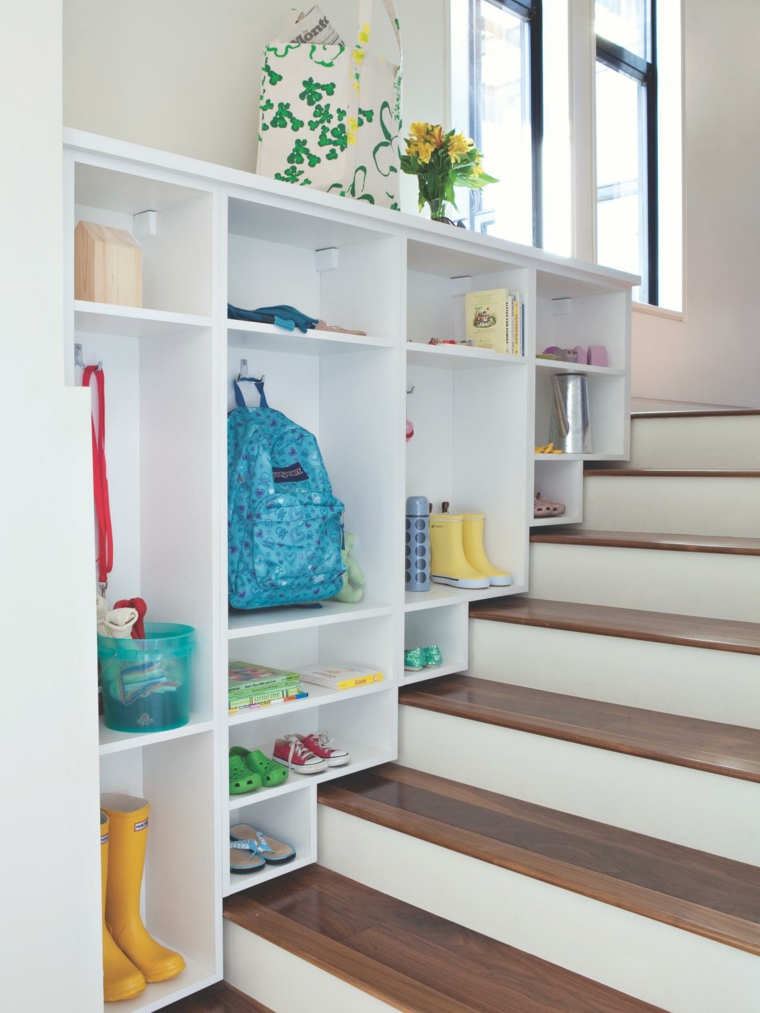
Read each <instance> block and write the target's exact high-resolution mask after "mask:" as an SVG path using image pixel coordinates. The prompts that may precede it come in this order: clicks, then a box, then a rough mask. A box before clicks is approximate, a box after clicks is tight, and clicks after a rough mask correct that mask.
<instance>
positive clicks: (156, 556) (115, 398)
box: [64, 131, 637, 1013]
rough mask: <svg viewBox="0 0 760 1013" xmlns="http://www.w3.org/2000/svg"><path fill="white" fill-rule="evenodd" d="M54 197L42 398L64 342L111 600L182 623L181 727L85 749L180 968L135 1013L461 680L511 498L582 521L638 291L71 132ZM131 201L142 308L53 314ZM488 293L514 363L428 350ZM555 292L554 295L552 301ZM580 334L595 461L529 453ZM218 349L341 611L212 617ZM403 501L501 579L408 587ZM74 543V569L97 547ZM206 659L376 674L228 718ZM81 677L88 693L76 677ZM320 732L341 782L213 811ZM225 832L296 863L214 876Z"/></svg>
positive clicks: (505, 534)
mask: <svg viewBox="0 0 760 1013" xmlns="http://www.w3.org/2000/svg"><path fill="white" fill-rule="evenodd" d="M64 207H65V220H64V229H65V244H66V245H65V248H66V251H67V253H66V265H65V267H66V277H65V280H66V295H65V305H64V312H65V328H64V332H65V364H66V382H67V383H68V384H69V385H71V386H74V385H78V384H80V383H81V371H80V370H79V369H78V368H76V366H75V356H74V345H75V343H79V344H81V345H82V351H83V357H84V361H85V362H86V363H88V364H89V363H98V362H101V363H102V365H103V369H104V370H105V373H106V377H107V388H106V389H107V404H106V411H107V430H108V475H109V486H110V495H111V512H112V518H113V529H114V545H115V565H114V569H113V572H112V574H111V578H110V580H109V588H108V600H109V601H115V600H117V599H119V598H127V599H129V598H132V597H135V596H138V595H139V596H140V597H143V598H145V600H146V601H147V603H148V608H149V615H148V618H149V619H153V620H156V621H166V622H178V623H186V624H188V625H191V626H193V627H194V628H195V630H196V634H197V653H196V656H195V666H194V677H193V683H192V692H191V702H190V712H191V719H190V723H189V724H187V725H185V726H184V727H182V728H178V729H173V730H167V731H159V732H152V733H149V734H144V735H142V734H135V735H131V734H129V733H119V732H113V731H110V730H108V729H105V728H104V727H102V725H101V727H100V737H99V749H98V750H93V753H94V754H95V753H97V754H99V755H93V759H92V762H93V764H95V763H99V771H100V784H101V790H102V791H106V792H119V793H124V794H130V795H135V796H139V797H141V798H147V799H149V800H150V803H151V817H150V820H151V822H150V827H151V830H150V834H151V836H150V845H149V848H148V858H147V865H146V872H145V891H144V910H145V914H144V917H145V923H146V926H147V928H148V930H149V931H150V932H152V933H154V934H155V936H156V937H157V938H159V939H161V940H163V941H164V942H165V943H166V945H168V946H170V947H172V948H174V949H176V950H178V951H179V952H180V953H182V955H183V956H184V958H185V960H186V963H187V969H186V970H185V971H184V972H183V973H182V974H181V975H180V976H179V977H178V978H176V979H174V980H172V981H169V982H164V983H162V984H160V985H151V986H150V987H149V988H148V989H147V990H146V991H145V992H144V993H143V994H141V995H140V996H138V997H137V998H136V999H134V1000H130V1001H128V1002H125V1003H121V1004H120V1006H119V1009H120V1013H152V1011H154V1010H158V1009H161V1008H162V1007H164V1006H167V1005H169V1004H170V1003H172V1002H174V1001H175V1000H177V999H180V998H182V997H183V996H187V995H190V994H192V993H193V992H195V991H197V990H199V989H201V988H203V987H205V986H207V985H209V984H211V983H212V982H214V981H217V980H220V979H221V978H222V974H223V966H224V965H223V954H222V946H223V942H222V940H223V933H222V905H221V899H222V896H227V895H229V894H232V893H236V892H238V891H240V890H246V889H250V888H255V887H256V885H257V884H261V883H265V882H267V881H269V880H271V879H273V878H281V877H286V876H288V875H289V873H291V872H293V871H294V870H297V869H299V868H303V867H304V866H307V865H309V864H311V863H314V862H316V861H317V858H318V850H319V849H318V840H317V816H316V812H317V786H318V785H319V784H320V783H323V782H325V781H330V780H333V779H337V778H340V777H343V776H345V775H346V774H351V773H354V772H356V771H361V770H369V769H370V768H372V767H375V766H377V765H379V764H382V763H385V762H387V761H392V760H394V759H395V758H396V756H397V742H398V734H397V730H398V693H399V688H400V687H403V686H404V685H405V684H406V685H408V684H410V683H418V682H419V683H422V684H424V682H425V681H426V680H428V679H433V678H437V677H440V676H441V675H443V674H452V673H458V672H462V671H466V670H467V665H468V646H469V645H468V633H469V619H468V608H469V605H470V603H471V602H478V601H481V602H488V601H490V600H491V599H495V598H504V597H505V596H514V595H518V594H521V593H523V592H525V591H527V590H528V588H529V585H530V573H529V566H530V556H529V532H530V529H531V527H534V526H538V525H536V524H535V523H534V521H533V517H532V512H533V511H532V501H533V493H534V489H535V487H536V483H540V485H539V488H541V491H542V492H545V493H546V492H549V493H551V494H552V496H553V498H560V497H563V498H564V499H563V501H566V502H567V504H568V513H567V516H566V518H565V521H566V522H568V523H569V522H570V521H573V520H580V519H581V518H582V509H583V504H582V495H581V494H580V492H579V490H580V483H581V480H582V469H583V461H584V460H617V459H621V458H624V457H625V456H626V455H627V452H628V410H629V404H628V398H629V363H630V355H629V346H630V305H631V303H630V300H631V287H632V285H633V284H635V283H636V282H637V279H635V278H632V277H631V276H629V275H624V274H621V273H618V272H615V271H611V270H609V269H606V268H599V267H595V266H593V265H588V264H583V263H580V262H578V261H572V260H567V259H566V258H561V257H555V256H552V255H551V254H547V253H545V252H544V251H542V250H536V249H531V248H528V247H523V246H519V245H517V244H514V243H508V242H505V241H503V240H501V239H497V238H495V237H492V236H487V235H482V234H480V233H474V232H468V231H466V230H460V229H451V228H446V227H445V226H442V225H440V224H438V223H436V222H431V221H427V220H424V219H420V218H417V217H415V216H412V215H406V214H398V213H396V212H391V211H389V210H386V209H383V208H377V207H372V206H369V205H368V204H367V203H366V202H363V201H352V200H346V199H341V198H338V197H334V196H332V195H328V194H324V193H318V192H315V191H312V190H311V189H309V188H307V187H303V188H296V187H291V186H289V185H287V184H285V183H281V182H277V181H274V180H270V179H264V178H262V177H259V176H256V175H253V174H250V173H244V172H240V171H237V170H233V169H225V168H222V167H218V166H209V165H208V164H206V163H201V162H196V161H194V160H192V159H187V158H184V157H181V156H178V155H173V154H168V153H162V152H157V151H154V150H151V149H147V148H141V147H138V146H136V145H132V144H129V143H126V142H122V141H115V140H110V139H108V138H102V137H97V136H95V135H91V134H85V133H82V132H78V131H66V132H65V154H64ZM146 210H151V211H155V212H156V230H155V234H153V235H150V236H146V237H145V238H141V239H140V240H139V242H140V247H141V250H142V263H143V299H142V306H141V307H134V308H133V307H125V306H114V305H101V304H95V303H83V302H76V301H75V300H74V230H75V227H76V225H77V222H79V221H89V222H94V223H96V224H101V225H107V226H111V227H114V228H118V229H123V230H125V231H127V232H130V233H132V232H133V230H134V216H135V215H138V214H140V213H142V212H144V211H146ZM323 251H334V252H330V253H329V254H327V253H325V252H323ZM493 288H508V289H509V290H510V292H513V293H517V292H519V293H520V294H521V299H522V302H523V304H524V322H525V342H524V344H525V354H524V355H522V356H506V355H500V354H498V353H494V352H491V351H484V350H481V349H477V348H471V347H466V346H463V345H443V344H439V345H430V344H429V341H430V339H431V338H436V339H437V340H439V341H449V340H451V341H457V342H461V341H462V340H463V339H464V337H465V334H464V330H465V316H464V306H465V299H466V293H467V292H468V291H479V290H484V289H493ZM556 299H563V300H567V299H570V300H571V302H572V308H571V311H570V312H569V313H568V312H567V304H565V305H564V306H563V308H562V310H561V311H560V310H559V308H558V307H556V306H555V305H554V300H556ZM230 303H231V304H233V305H234V306H238V307H241V308H246V309H255V308H257V307H260V306H272V305H278V304H288V305H292V306H296V307H297V308H298V309H299V310H301V311H302V312H304V313H306V314H308V315H309V316H311V317H315V318H317V319H320V320H325V321H326V322H327V323H328V324H329V325H334V326H338V327H341V328H348V329H353V330H361V331H364V332H366V333H365V334H364V335H354V334H347V333H341V332H336V331H316V330H310V331H308V332H307V333H306V334H303V333H300V332H298V331H295V332H291V331H287V330H284V329H282V328H279V327H275V326H270V325H266V324H254V323H247V322H243V321H231V320H229V319H228V316H227V306H228V304H230ZM142 339H146V340H142ZM589 343H592V344H603V345H605V346H606V347H607V349H608V354H609V362H610V366H609V369H605V370H599V369H595V368H594V367H590V368H589V367H581V369H582V371H584V372H586V373H587V375H588V383H589V393H590V403H591V420H592V427H593V431H594V440H595V444H594V453H593V454H589V455H580V456H575V455H568V456H562V457H557V458H549V457H536V456H535V455H534V445H536V444H543V443H546V442H548V426H549V406H550V396H549V395H550V387H551V378H552V373H553V372H563V371H567V369H568V368H569V367H567V366H565V365H564V364H559V365H558V364H556V363H548V362H545V361H542V360H537V359H536V354H537V352H540V351H542V350H543V348H545V347H547V346H548V345H552V344H556V345H559V346H560V347H570V346H574V345H576V344H583V345H584V346H585V345H588V344H589ZM243 359H244V360H246V362H247V370H248V375H249V376H251V377H254V376H256V377H259V376H264V377H265V378H266V380H265V383H266V396H267V400H268V403H269V405H270V406H271V407H272V408H274V409H277V410H279V411H282V412H283V413H284V414H285V415H287V416H288V417H289V418H291V419H293V421H294V422H296V423H297V424H299V425H301V426H303V427H304V428H305V429H307V430H309V431H310V432H312V433H314V434H315V435H316V437H317V439H318V440H319V446H320V449H321V452H322V456H323V458H324V461H325V465H326V468H327V471H328V474H329V476H330V481H331V484H332V487H333V491H334V493H335V495H336V496H337V497H338V498H339V499H340V500H341V501H342V502H343V504H344V506H345V512H344V523H345V530H346V532H349V533H351V534H354V535H356V538H357V542H356V547H355V549H354V553H353V554H354V556H355V558H356V561H357V562H358V564H359V566H360V567H361V569H362V571H363V573H364V576H365V579H366V583H365V585H364V597H363V598H362V600H361V601H360V602H358V603H356V604H346V603H341V602H338V601H326V602H323V603H322V607H321V608H318V609H305V608H296V607H286V608H278V609H265V610H261V611H237V610H234V609H230V608H229V605H228V600H227V443H226V432H227V429H226V427H227V414H228V412H229V411H232V410H233V409H234V408H235V398H234V391H233V381H234V380H235V379H236V378H237V377H238V375H239V373H240V369H241V360H243ZM410 391H411V392H412V393H408V392H410ZM247 393H248V394H252V392H251V391H247ZM407 419H408V420H410V421H411V422H412V423H413V426H414V436H413V438H412V439H411V440H409V441H408V442H407V441H406V440H405V420H407ZM87 440H88V444H89V431H88V432H87ZM549 462H551V465H549ZM411 495H422V496H425V497H427V499H428V500H429V502H430V503H432V505H433V510H434V511H435V512H438V511H439V510H440V509H441V504H442V503H443V502H448V503H449V504H450V510H451V512H452V513H464V512H467V513H482V514H484V515H485V518H486V521H485V549H486V553H487V555H488V557H489V559H490V560H491V562H492V563H493V564H494V565H495V566H497V567H500V568H502V569H505V570H509V572H510V573H511V574H512V577H513V583H512V585H511V586H509V587H489V588H485V589H483V590H476V591H467V590H462V589H458V588H453V587H449V586H445V585H440V584H433V585H432V588H431V590H430V591H428V592H424V593H406V591H405V586H404V514H405V500H406V497H407V496H411ZM83 551H86V552H87V557H88V559H90V558H92V559H94V556H95V552H94V547H93V548H92V549H90V548H87V547H85V549H84V550H83ZM433 645H436V646H439V647H440V648H441V651H442V654H443V664H442V666H441V667H440V668H438V669H424V670H423V671H422V672H413V673H407V672H405V671H404V667H403V656H404V649H405V648H411V647H416V646H425V647H426V646H433ZM230 660H233V661H247V662H249V663H252V664H261V665H268V666H273V667H276V668H288V669H298V668H302V667H304V666H306V665H311V664H315V663H320V664H328V663H333V664H335V663H348V664H356V665H367V666H373V667H376V668H377V669H378V670H380V671H382V673H383V676H384V679H383V682H382V683H377V684H374V685H371V686H369V687H363V688H361V689H357V690H349V691H347V692H342V693H341V692H331V691H329V690H323V689H321V688H319V687H316V686H306V689H307V691H308V693H309V696H308V698H306V699H304V700H301V701H297V702H294V703H292V704H283V705H281V706H278V707H273V708H268V709H262V710H261V711H251V712H249V713H243V714H237V715H230V714H229V713H228V708H227V695H226V687H227V671H228V662H229V661H230ZM93 668H94V665H93ZM85 675H86V677H87V678H88V679H90V680H91V682H92V685H93V687H94V686H95V685H96V680H97V673H96V672H95V671H94V670H93V671H92V672H87V673H85ZM322 730H324V731H326V732H328V733H329V734H330V735H331V736H332V737H333V738H334V740H335V742H336V744H338V745H341V746H344V747H345V748H346V749H348V750H349V752H350V754H351V760H350V763H349V764H348V765H347V766H345V767H338V768H331V769H329V770H327V771H325V772H324V773H322V774H318V775H315V776H303V775H299V774H297V773H292V774H291V775H290V777H289V779H288V781H287V782H286V783H285V784H283V785H281V786H278V787H275V788H272V789H267V790H264V789H262V790H259V791H257V792H255V793H252V794H250V795H242V796H241V795H238V796H230V794H229V776H228V760H229V749H230V747H231V746H233V745H235V746H244V747H245V748H246V749H248V750H252V749H257V748H260V749H262V750H263V751H264V752H265V753H268V754H269V755H270V756H271V751H272V748H273V743H274V741H275V739H276V738H278V737H280V736H284V735H287V734H291V733H293V734H308V733H311V732H315V731H322ZM237 822H240V823H249V824H251V825H252V826H254V827H255V828H256V829H259V830H261V831H262V832H263V833H265V834H268V835H270V836H272V837H274V838H276V839H278V840H281V841H285V842H288V843H291V844H292V845H293V846H294V847H295V849H296V858H295V860H294V861H292V862H289V863H287V864H285V865H282V866H267V867H266V868H265V869H264V870H263V871H262V872H259V873H253V874H250V875H235V874H232V873H231V872H230V867H229V830H230V826H231V825H234V823H237ZM188 884H190V887H188ZM92 895H93V896H94V895H95V888H94V884H93V891H92Z"/></svg>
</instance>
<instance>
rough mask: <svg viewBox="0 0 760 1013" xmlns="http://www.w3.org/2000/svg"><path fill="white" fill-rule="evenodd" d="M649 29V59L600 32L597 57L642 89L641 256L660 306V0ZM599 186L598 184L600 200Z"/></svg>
mask: <svg viewBox="0 0 760 1013" xmlns="http://www.w3.org/2000/svg"><path fill="white" fill-rule="evenodd" d="M648 13H649V18H648V21H649V26H648V27H649V32H648V35H649V37H648V39H647V46H646V49H647V57H648V58H647V59H644V58H643V57H641V56H638V55H637V54H636V53H632V52H631V51H630V50H628V49H624V48H623V47H622V46H618V45H616V44H615V43H614V42H610V41H609V39H605V38H603V37H602V36H601V35H597V36H596V58H597V60H598V61H599V63H603V64H604V65H605V66H606V67H609V68H610V69H611V70H614V71H617V72H618V73H621V74H626V75H627V76H628V77H631V78H633V79H634V80H635V81H637V82H638V83H639V84H640V85H641V86H642V89H643V95H644V103H645V113H644V121H645V122H644V131H643V133H644V137H643V141H644V144H645V145H646V151H645V159H644V166H645V170H644V172H645V177H646V178H645V179H644V180H643V183H644V186H645V188H646V215H645V221H646V229H647V234H646V248H645V250H644V251H642V254H643V255H642V259H643V261H644V266H645V267H646V277H645V278H644V279H642V280H643V281H644V283H645V285H646V301H647V303H649V304H650V305H652V306H657V305H659V248H660V244H659V225H660V219H659V178H658V177H659V162H658V154H657V130H658V124H657V0H649V12H648ZM598 202H599V187H597V203H598Z"/></svg>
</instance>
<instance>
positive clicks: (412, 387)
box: [407, 384, 415, 394]
mask: <svg viewBox="0 0 760 1013" xmlns="http://www.w3.org/2000/svg"><path fill="white" fill-rule="evenodd" d="M414 391H415V385H414V384H412V386H411V387H410V388H409V390H408V391H407V394H414Z"/></svg>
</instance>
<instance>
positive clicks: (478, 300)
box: [465, 288, 509, 354]
mask: <svg viewBox="0 0 760 1013" xmlns="http://www.w3.org/2000/svg"><path fill="white" fill-rule="evenodd" d="M508 297H509V292H508V291H507V289H505V288H496V289H491V290H490V291H488V292H468V293H467V295H466V296H465V313H466V324H467V326H466V337H467V339H468V340H470V341H474V342H475V347H476V348H489V349H491V351H493V352H501V353H502V354H507V352H508V351H509V348H508V346H507V326H508V319H507V299H508Z"/></svg>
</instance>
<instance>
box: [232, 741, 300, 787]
mask: <svg viewBox="0 0 760 1013" xmlns="http://www.w3.org/2000/svg"><path fill="white" fill-rule="evenodd" d="M230 756H238V757H240V759H241V760H242V761H243V763H244V764H245V765H246V767H247V768H248V769H249V770H251V771H253V773H254V774H258V776H259V778H260V779H261V783H262V784H263V785H264V787H265V788H274V786H275V785H277V784H282V782H283V781H287V779H288V768H287V767H284V766H283V765H282V764H281V763H278V762H277V760H270V759H269V757H268V756H265V755H264V754H263V753H262V752H261V750H260V749H253V750H250V751H249V750H248V749H246V748H245V746H233V747H232V749H230Z"/></svg>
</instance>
